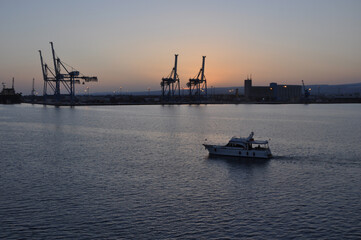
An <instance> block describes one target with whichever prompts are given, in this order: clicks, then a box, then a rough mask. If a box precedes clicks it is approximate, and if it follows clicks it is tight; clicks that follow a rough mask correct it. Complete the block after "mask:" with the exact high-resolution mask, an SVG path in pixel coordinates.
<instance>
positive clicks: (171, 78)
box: [160, 54, 180, 101]
mask: <svg viewBox="0 0 361 240" xmlns="http://www.w3.org/2000/svg"><path fill="white" fill-rule="evenodd" d="M174 56H175V61H174V67H173V69H172V71H171V73H170V74H169V75H168V76H167V77H165V78H162V82H161V83H160V86H161V87H162V100H163V101H165V100H168V101H170V100H174V98H175V95H176V92H177V91H178V97H180V84H179V76H178V74H177V60H178V54H175V55H174Z"/></svg>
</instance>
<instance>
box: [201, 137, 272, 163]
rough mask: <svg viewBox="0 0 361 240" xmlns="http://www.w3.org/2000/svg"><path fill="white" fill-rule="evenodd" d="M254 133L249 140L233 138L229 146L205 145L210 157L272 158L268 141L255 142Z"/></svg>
mask: <svg viewBox="0 0 361 240" xmlns="http://www.w3.org/2000/svg"><path fill="white" fill-rule="evenodd" d="M253 135H254V133H253V132H251V134H250V135H249V136H248V137H247V138H238V137H232V138H231V140H230V141H229V142H228V144H227V145H225V146H224V145H210V144H203V146H204V147H205V148H206V149H207V150H208V151H209V154H210V155H222V156H234V157H245V158H247V157H248V158H264V159H268V158H271V157H272V153H271V150H270V149H269V146H268V141H267V140H254V139H253Z"/></svg>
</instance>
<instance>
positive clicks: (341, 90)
mask: <svg viewBox="0 0 361 240" xmlns="http://www.w3.org/2000/svg"><path fill="white" fill-rule="evenodd" d="M306 87H307V88H311V95H350V94H359V95H361V83H351V84H340V85H308V86H306Z"/></svg>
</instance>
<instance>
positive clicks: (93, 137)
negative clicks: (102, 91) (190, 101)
mask: <svg viewBox="0 0 361 240" xmlns="http://www.w3.org/2000/svg"><path fill="white" fill-rule="evenodd" d="M360 120H361V104H344V105H343V104H340V105H336V104H335V105H316V104H312V105H251V104H250V105H198V106H197V105H193V106H187V105H183V106H94V107H74V108H70V107H59V108H56V107H49V106H47V107H46V106H33V105H27V104H22V105H13V106H6V105H0V239H39V238H40V239H54V238H60V239H64V238H72V239H122V238H124V239H169V238H181V239H188V238H194V239H220V238H236V239H239V238H250V239H285V238H287V239H294V238H296V239H301V238H306V239H360V238H361V147H360V146H361V145H360V142H361V124H360V122H361V121H360ZM251 131H254V132H255V138H256V139H271V141H270V147H271V150H272V152H273V154H274V155H275V157H274V158H273V159H271V160H269V161H249V160H248V161H247V160H239V159H234V158H222V157H209V156H208V152H207V151H206V150H205V149H204V148H203V146H202V143H204V141H205V139H207V142H208V143H224V144H225V143H227V141H228V140H229V138H230V137H232V136H234V135H241V136H248V134H249V133H250V132H251Z"/></svg>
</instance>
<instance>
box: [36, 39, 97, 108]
mask: <svg viewBox="0 0 361 240" xmlns="http://www.w3.org/2000/svg"><path fill="white" fill-rule="evenodd" d="M50 45H51V52H52V56H53V63H54V69H51V68H50V67H49V66H48V65H47V64H46V63H44V62H43V56H42V54H41V50H39V54H40V63H41V70H42V74H43V79H44V88H43V96H44V101H46V97H47V96H48V94H47V90H48V87H50V88H51V90H52V91H53V93H54V97H55V99H56V101H57V102H59V101H60V97H61V93H60V89H61V86H62V87H63V88H64V89H65V90H66V91H67V94H64V95H67V96H70V102H71V103H74V100H75V84H80V82H81V81H82V82H83V84H84V83H85V82H97V81H98V78H97V77H96V76H91V77H89V76H84V75H82V74H81V73H80V72H79V71H77V70H74V68H73V67H71V66H69V65H67V64H66V63H64V62H63V61H61V60H60V58H59V57H57V56H56V55H55V50H54V45H53V42H50ZM67 67H68V68H72V69H73V70H72V71H69V70H68V68H67ZM62 70H64V71H65V73H62ZM49 73H50V74H49Z"/></svg>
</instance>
